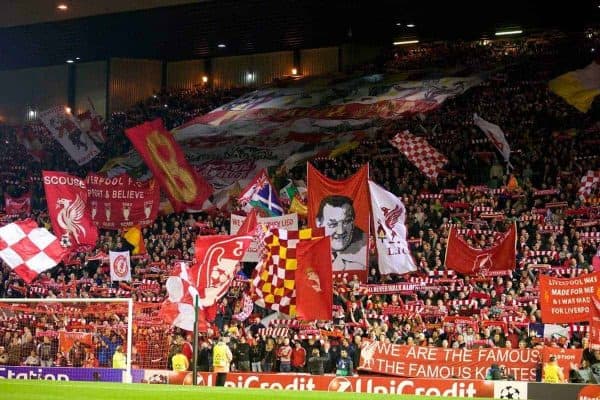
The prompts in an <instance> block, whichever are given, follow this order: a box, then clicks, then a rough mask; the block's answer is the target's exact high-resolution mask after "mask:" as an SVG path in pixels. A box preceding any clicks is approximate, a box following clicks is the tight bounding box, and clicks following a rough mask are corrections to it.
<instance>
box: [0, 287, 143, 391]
mask: <svg viewBox="0 0 600 400" xmlns="http://www.w3.org/2000/svg"><path fill="white" fill-rule="evenodd" d="M133 313H134V307H133V301H132V299H117V298H101V299H85V298H81V299H50V298H49V299H0V365H6V366H20V367H39V368H40V369H39V373H42V371H43V368H44V367H68V368H73V369H75V368H82V369H85V368H115V369H122V370H123V371H124V374H123V375H122V376H123V381H124V382H131V369H132V364H133V363H134V362H135V356H133V357H132V353H133V349H135V346H134V343H135V340H136V337H134V332H133V324H131V323H130V322H131V321H132V320H133V319H134V318H133V315H134V314H133ZM144 319H145V318H142V320H144ZM115 353H122V355H121V354H116V355H115ZM17 370H18V369H17ZM74 371H75V373H76V372H77V370H74ZM82 373H83V372H82ZM32 377H33V376H32Z"/></svg>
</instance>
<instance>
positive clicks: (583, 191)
mask: <svg viewBox="0 0 600 400" xmlns="http://www.w3.org/2000/svg"><path fill="white" fill-rule="evenodd" d="M599 183H600V170H599V171H592V170H588V172H587V173H586V174H585V175H584V176H582V177H581V185H580V186H579V197H582V198H585V197H588V196H589V195H591V194H592V192H593V191H594V190H595V189H596V188H597V187H598V186H599V185H598V184H599Z"/></svg>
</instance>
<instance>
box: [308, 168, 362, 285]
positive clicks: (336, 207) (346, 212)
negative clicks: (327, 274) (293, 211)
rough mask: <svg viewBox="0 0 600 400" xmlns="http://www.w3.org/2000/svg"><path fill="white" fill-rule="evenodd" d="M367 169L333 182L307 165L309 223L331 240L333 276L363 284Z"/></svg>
mask: <svg viewBox="0 0 600 400" xmlns="http://www.w3.org/2000/svg"><path fill="white" fill-rule="evenodd" d="M368 176H369V167H368V165H364V166H363V167H361V168H360V169H359V170H358V172H356V173H355V174H354V175H352V176H351V177H349V178H347V179H344V180H340V181H336V180H333V179H329V178H327V177H326V176H324V175H322V174H321V173H320V172H319V171H317V169H316V168H314V167H313V166H312V165H310V164H308V221H309V224H310V226H311V227H313V228H324V229H325V235H327V236H329V237H330V238H331V252H332V264H333V273H334V275H336V274H339V273H348V274H356V275H358V276H359V278H360V279H361V281H366V277H367V271H368V268H367V266H368V256H369V254H368V243H369V242H368V240H369V227H370V223H369V218H370V209H369V207H370V203H369V190H368Z"/></svg>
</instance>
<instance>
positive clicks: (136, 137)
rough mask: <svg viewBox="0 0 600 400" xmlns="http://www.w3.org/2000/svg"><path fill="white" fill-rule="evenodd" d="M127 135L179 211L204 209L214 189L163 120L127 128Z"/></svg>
mask: <svg viewBox="0 0 600 400" xmlns="http://www.w3.org/2000/svg"><path fill="white" fill-rule="evenodd" d="M125 134H126V135H127V137H128V138H129V140H130V141H131V143H133V145H134V146H135V148H136V150H137V151H138V152H139V153H140V155H141V156H142V158H143V159H144V161H145V162H146V165H148V168H150V170H151V171H152V173H153V174H154V176H155V177H156V179H157V180H158V182H159V183H160V185H161V187H162V188H163V189H164V190H165V191H166V192H167V195H168V196H169V200H170V201H171V204H172V205H173V208H174V209H175V210H176V211H182V210H185V209H187V208H191V209H198V210H200V209H202V205H203V204H204V202H205V201H206V200H207V199H208V197H209V196H210V195H211V194H212V192H213V188H212V186H211V185H210V184H209V183H208V182H207V181H206V180H205V179H204V178H203V177H202V176H200V175H198V173H196V171H195V170H194V169H193V168H192V167H191V166H190V164H189V163H188V162H187V160H186V159H185V155H184V154H183V151H182V150H181V147H179V144H177V142H176V141H175V139H174V138H173V135H172V134H171V133H169V132H168V131H167V130H166V129H165V128H164V126H163V123H162V121H161V120H160V119H155V120H154V121H150V122H145V123H143V124H141V125H138V126H136V127H134V128H130V129H126V130H125Z"/></svg>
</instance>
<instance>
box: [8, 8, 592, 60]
mask: <svg viewBox="0 0 600 400" xmlns="http://www.w3.org/2000/svg"><path fill="white" fill-rule="evenodd" d="M48 3H51V4H52V7H51V9H52V11H47V13H52V15H49V14H48V15H46V18H45V17H44V15H40V13H39V12H33V11H31V15H30V18H29V19H28V18H27V15H28V14H27V11H28V9H29V10H31V9H32V7H35V6H36V4H39V5H40V7H42V6H43V7H48ZM58 3H61V1H59V0H56V1H50V0H23V1H21V0H20V1H15V2H10V4H9V5H4V6H3V16H2V17H0V55H1V56H0V69H9V68H23V67H33V66H41V65H52V64H60V63H63V62H65V60H67V59H74V58H75V57H79V58H80V59H81V60H82V61H92V60H101V59H107V58H109V57H134V58H154V59H162V60H179V59H193V58H203V57H215V56H225V55H237V54H248V53H260V52H268V51H278V50H290V49H299V48H311V47H322V46H328V45H339V44H341V43H345V42H361V43H377V44H391V42H392V41H393V40H395V39H396V38H401V37H407V36H418V37H419V39H420V40H422V41H425V40H448V39H449V40H454V39H476V38H479V37H481V36H482V35H486V34H487V35H493V34H494V31H495V30H497V29H502V28H508V27H520V28H521V29H523V30H525V31H527V30H532V29H548V28H558V29H561V30H563V31H580V32H581V31H582V30H583V28H584V27H585V26H588V25H590V24H595V23H596V22H597V21H598V17H599V16H600V8H599V7H598V5H599V4H600V0H582V1H574V2H570V3H555V2H554V3H550V2H547V1H539V0H535V1H516V0H504V1H502V2H457V1H416V2H415V1H403V0H212V1H211V0H204V1H195V2H189V1H184V0H148V1H146V0H106V1H104V0H103V1H98V2H92V1H87V0H85V1H84V0H69V1H66V0H65V1H64V3H66V4H67V5H68V6H69V10H67V11H66V12H65V15H66V14H68V13H69V12H70V11H71V10H73V14H72V16H73V17H74V19H65V18H66V17H65V15H62V14H61V15H57V14H56V13H57V11H56V10H55V8H56V5H57V4H58ZM88 3H90V4H91V3H103V4H104V3H106V5H105V7H104V8H98V7H92V6H90V5H89V4H88ZM182 3H186V4H182ZM86 4H88V5H86ZM85 7H91V8H85ZM144 7H147V8H146V9H140V8H144ZM150 7H152V8H150ZM75 10H77V12H75ZM5 11H6V12H5ZM11 16H12V17H11ZM11 18H12V21H13V22H11ZM40 21H48V22H40ZM14 24H19V25H17V26H12V25H14ZM407 24H414V25H415V26H414V27H407ZM219 44H224V45H225V47H222V46H221V47H219Z"/></svg>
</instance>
